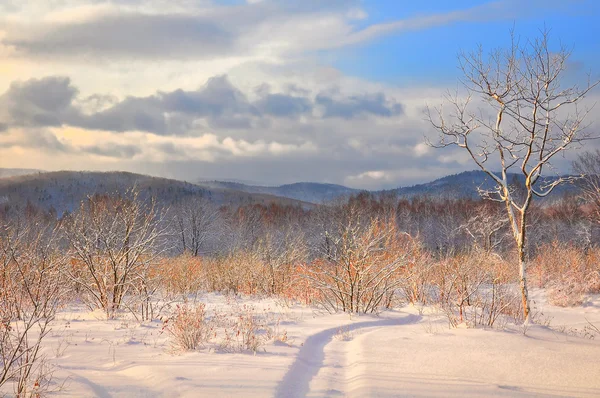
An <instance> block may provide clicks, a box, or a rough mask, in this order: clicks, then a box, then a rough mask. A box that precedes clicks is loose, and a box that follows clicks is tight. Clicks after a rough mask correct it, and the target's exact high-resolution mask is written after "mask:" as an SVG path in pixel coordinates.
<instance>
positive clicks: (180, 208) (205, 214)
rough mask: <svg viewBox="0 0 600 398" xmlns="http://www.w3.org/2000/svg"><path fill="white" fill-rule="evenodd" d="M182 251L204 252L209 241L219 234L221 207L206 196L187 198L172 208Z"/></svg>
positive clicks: (193, 253)
mask: <svg viewBox="0 0 600 398" xmlns="http://www.w3.org/2000/svg"><path fill="white" fill-rule="evenodd" d="M172 211H173V213H174V221H175V223H174V224H175V228H176V231H177V235H178V236H179V241H180V246H181V249H182V252H184V253H186V252H187V253H190V254H191V255H192V256H199V255H201V254H203V249H204V246H205V244H206V243H207V241H208V240H209V239H210V238H211V237H213V236H215V235H216V234H217V231H216V229H217V224H218V222H219V209H218V208H217V207H216V206H215V205H213V204H212V203H210V201H209V200H207V199H204V198H198V197H192V198H188V199H185V200H184V201H182V202H181V203H179V204H178V205H176V206H175V207H174V208H173V209H172Z"/></svg>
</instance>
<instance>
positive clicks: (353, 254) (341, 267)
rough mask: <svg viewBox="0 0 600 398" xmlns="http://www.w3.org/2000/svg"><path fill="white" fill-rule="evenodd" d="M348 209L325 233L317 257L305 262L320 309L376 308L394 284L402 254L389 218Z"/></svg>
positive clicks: (385, 300)
mask: <svg viewBox="0 0 600 398" xmlns="http://www.w3.org/2000/svg"><path fill="white" fill-rule="evenodd" d="M348 211H349V214H348V215H347V217H345V219H342V220H340V222H339V224H338V228H337V230H335V231H334V232H333V233H332V234H328V236H327V237H326V241H325V243H326V244H325V247H324V248H323V250H324V252H323V257H322V258H320V259H318V260H316V261H314V262H313V263H311V264H309V265H307V266H306V268H305V272H306V277H307V278H308V279H309V280H310V282H311V286H312V287H313V289H315V290H317V291H318V295H317V297H316V304H318V305H319V306H320V307H321V308H323V309H324V310H326V311H328V312H336V311H340V310H341V311H344V312H365V313H366V312H376V311H378V310H379V309H380V308H382V307H383V306H385V305H386V304H387V303H388V302H389V301H391V297H392V296H393V294H394V293H395V292H396V289H397V288H398V287H399V286H400V280H401V272H400V271H401V269H402V268H403V267H404V266H405V264H406V262H407V260H406V259H407V257H408V253H406V252H405V251H404V250H403V249H402V247H401V236H400V235H401V234H400V233H399V232H398V231H397V229H396V225H395V223H394V222H393V221H384V220H380V219H378V218H372V217H369V216H367V215H364V214H361V212H360V209H358V208H355V207H352V208H350V209H349V210H348Z"/></svg>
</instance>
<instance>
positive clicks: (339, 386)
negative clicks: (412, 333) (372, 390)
mask: <svg viewBox="0 0 600 398" xmlns="http://www.w3.org/2000/svg"><path fill="white" fill-rule="evenodd" d="M419 320H420V317H419V316H417V315H408V314H407V315H405V316H403V317H401V318H384V319H378V320H370V321H363V322H355V323H351V324H348V325H343V326H338V327H334V328H330V329H326V330H323V331H321V332H318V333H315V334H313V335H311V336H310V337H308V338H307V339H306V341H305V342H304V345H303V346H302V347H301V349H300V351H299V352H298V354H297V356H296V359H295V361H294V363H293V364H292V365H291V366H290V368H289V370H288V372H287V373H286V375H285V376H284V378H283V380H282V381H281V382H280V383H279V385H278V386H277V390H276V394H275V396H276V397H278V398H296V397H305V396H309V397H310V396H335V395H340V396H346V395H347V394H348V392H349V388H348V384H349V382H350V381H351V380H350V378H351V377H352V376H353V375H352V374H353V373H355V372H349V368H350V369H351V368H352V367H353V364H352V363H351V361H349V360H348V359H349V356H350V355H352V353H353V350H349V349H348V348H351V347H348V345H349V343H348V342H345V341H341V340H334V337H335V336H338V335H340V336H341V335H344V334H345V335H353V334H356V333H364V332H365V331H367V330H373V329H379V328H382V327H389V326H399V325H405V324H410V323H415V322H418V321H419ZM326 348H328V349H326ZM323 386H326V387H325V388H322V387H323ZM311 387H312V388H311Z"/></svg>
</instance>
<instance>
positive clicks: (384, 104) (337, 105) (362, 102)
mask: <svg viewBox="0 0 600 398" xmlns="http://www.w3.org/2000/svg"><path fill="white" fill-rule="evenodd" d="M315 102H316V103H317V104H318V105H320V106H321V107H322V108H323V116H324V117H341V118H344V119H351V118H353V117H356V116H360V115H365V114H372V115H376V116H383V117H390V116H397V115H401V114H402V105H400V104H398V103H395V102H394V101H388V100H387V98H386V97H385V95H384V94H383V93H376V94H364V95H355V96H351V97H347V98H341V99H335V98H333V97H331V96H328V95H327V94H319V95H317V98H316V100H315Z"/></svg>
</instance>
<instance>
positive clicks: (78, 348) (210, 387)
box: [46, 290, 600, 397]
mask: <svg viewBox="0 0 600 398" xmlns="http://www.w3.org/2000/svg"><path fill="white" fill-rule="evenodd" d="M532 297H533V299H534V302H535V303H534V305H533V307H534V308H535V309H534V310H535V311H537V312H538V313H543V314H544V315H543V317H544V318H543V319H551V321H550V322H551V323H550V327H547V326H540V325H533V326H530V327H529V329H528V330H527V333H526V334H523V330H522V328H521V327H518V326H512V327H510V326H509V327H507V328H506V329H504V330H496V329H467V328H464V327H459V328H455V329H449V328H448V326H447V322H446V320H445V318H444V317H443V316H442V315H440V314H437V313H436V312H435V311H434V309H433V308H428V307H425V308H416V307H412V306H406V307H403V308H400V309H397V310H394V311H386V312H384V313H382V314H380V315H379V316H365V315H362V316H356V315H353V316H349V315H347V314H335V315H329V314H318V313H315V312H314V311H313V310H312V309H311V308H308V307H302V306H291V307H286V306H284V305H281V304H280V303H278V302H276V301H274V300H271V299H268V300H258V299H250V298H247V299H244V301H243V302H244V303H251V304H252V305H253V306H254V307H255V308H256V310H257V312H262V313H265V312H269V313H270V314H271V315H273V316H272V317H271V319H279V320H280V324H281V326H280V327H281V328H284V329H286V330H287V335H288V340H287V341H286V342H281V341H278V342H270V343H268V344H267V345H266V346H264V349H260V350H259V352H257V353H256V354H252V353H224V352H221V351H219V350H215V349H204V350H200V351H196V352H187V353H174V352H173V351H172V349H171V345H170V344H169V338H168V336H167V335H166V334H165V333H161V329H162V323H161V322H147V323H142V324H140V323H138V322H135V321H133V320H132V319H129V318H127V317H124V318H123V319H117V320H110V321H107V320H103V319H102V318H101V314H97V313H89V312H86V311H85V310H84V309H83V308H76V307H72V308H70V309H69V310H68V311H63V312H61V313H59V315H58V317H57V321H56V323H55V326H54V328H53V331H52V332H51V333H50V334H49V336H48V337H47V341H46V342H47V344H48V345H47V347H48V348H47V354H48V356H49V358H53V359H51V362H52V363H53V364H54V365H55V366H56V368H55V372H54V378H55V380H56V381H60V380H65V379H66V380H67V381H66V383H65V385H64V387H63V389H62V390H60V391H58V392H56V393H55V394H54V395H56V396H65V397H199V396H205V397H230V396H243V397H273V396H275V397H304V396H308V397H335V396H340V397H342V396H343V397H374V396H377V397H391V396H444V397H452V396H461V397H463V396H505V397H515V396H581V397H592V396H600V360H599V359H598V358H600V336H598V337H597V339H596V340H592V339H588V338H583V337H581V336H580V334H578V331H581V330H582V329H583V327H584V326H585V325H586V324H587V320H589V321H590V322H593V323H595V324H596V325H600V297H591V298H589V299H588V300H586V302H585V303H584V304H583V305H582V306H579V307H574V308H557V307H553V306H551V305H548V304H547V302H546V300H545V295H544V292H543V291H541V290H537V291H534V292H532ZM230 300H231V299H228V298H226V297H224V296H221V295H215V294H207V295H205V296H203V297H201V298H200V301H202V302H205V303H207V308H219V306H222V307H225V306H227V305H228V302H230ZM540 319H542V318H540ZM586 319H587V320H586ZM558 329H560V330H561V331H562V332H567V333H562V332H561V331H557V330H558Z"/></svg>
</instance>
